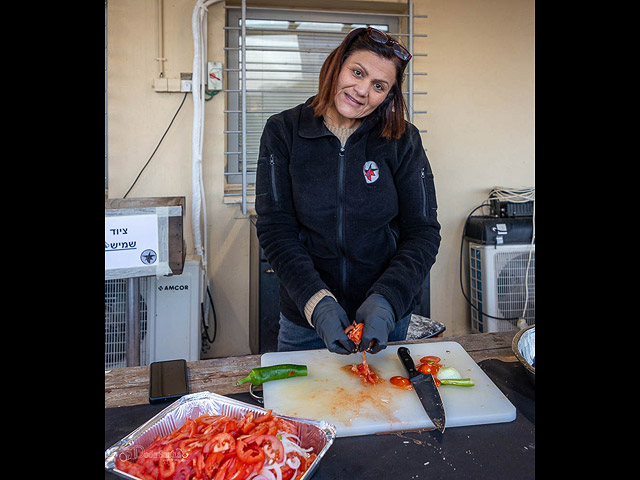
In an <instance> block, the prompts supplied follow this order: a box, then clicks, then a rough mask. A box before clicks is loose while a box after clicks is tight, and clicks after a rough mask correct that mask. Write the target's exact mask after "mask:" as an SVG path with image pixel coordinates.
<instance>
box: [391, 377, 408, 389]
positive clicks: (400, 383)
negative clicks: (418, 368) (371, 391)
mask: <svg viewBox="0 0 640 480" xmlns="http://www.w3.org/2000/svg"><path fill="white" fill-rule="evenodd" d="M389 382H391V384H393V385H395V386H397V387H406V386H407V385H411V381H410V380H409V379H408V378H405V377H401V376H400V375H397V376H395V377H391V378H390V379H389Z"/></svg>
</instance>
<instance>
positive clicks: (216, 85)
mask: <svg viewBox="0 0 640 480" xmlns="http://www.w3.org/2000/svg"><path fill="white" fill-rule="evenodd" d="M207 90H209V91H210V92H215V91H218V90H222V62H208V63H207Z"/></svg>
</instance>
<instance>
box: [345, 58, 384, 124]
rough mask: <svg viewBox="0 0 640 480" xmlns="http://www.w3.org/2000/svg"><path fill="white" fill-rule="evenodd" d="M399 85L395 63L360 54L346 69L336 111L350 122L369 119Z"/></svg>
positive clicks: (347, 60)
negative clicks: (393, 88)
mask: <svg viewBox="0 0 640 480" xmlns="http://www.w3.org/2000/svg"><path fill="white" fill-rule="evenodd" d="M395 81H396V66H395V63H394V62H393V61H392V60H388V59H386V58H384V57H381V56H379V55H376V54H375V53H373V52H370V51H368V50H358V51H356V52H354V53H352V54H351V55H350V56H349V57H348V58H347V59H346V60H345V62H344V63H343V65H342V68H341V70H340V74H339V76H338V82H337V85H336V93H335V96H334V99H333V103H334V107H335V109H336V110H337V112H338V114H339V115H341V116H342V117H346V118H348V119H356V118H362V117H366V116H367V115H369V114H370V113H371V112H373V111H374V110H375V109H376V108H377V107H378V105H380V104H381V103H382V102H383V101H384V99H385V98H386V97H387V94H388V93H389V91H390V90H391V87H393V85H394V83H395Z"/></svg>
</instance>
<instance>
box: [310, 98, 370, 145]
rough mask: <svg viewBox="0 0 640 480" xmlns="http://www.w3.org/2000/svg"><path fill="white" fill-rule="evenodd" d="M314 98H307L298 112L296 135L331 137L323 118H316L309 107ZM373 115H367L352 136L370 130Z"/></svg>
mask: <svg viewBox="0 0 640 480" xmlns="http://www.w3.org/2000/svg"><path fill="white" fill-rule="evenodd" d="M313 99H314V97H311V98H309V99H308V100H307V101H306V102H305V103H304V104H303V105H302V110H301V112H300V123H299V124H298V135H300V136H301V137H303V138H318V137H324V136H326V135H333V134H332V133H331V132H330V131H329V129H328V128H327V127H325V125H324V118H323V117H316V116H315V115H314V113H313V108H312V107H310V104H311V102H312V101H313ZM376 116H377V115H374V114H371V115H368V116H367V117H366V118H365V119H364V120H363V121H362V123H361V124H360V126H359V127H358V129H357V130H356V131H355V132H354V133H353V135H356V134H358V135H360V134H362V133H364V132H366V131H368V130H370V129H371V128H372V127H373V126H374V125H375V124H376V123H377V122H376Z"/></svg>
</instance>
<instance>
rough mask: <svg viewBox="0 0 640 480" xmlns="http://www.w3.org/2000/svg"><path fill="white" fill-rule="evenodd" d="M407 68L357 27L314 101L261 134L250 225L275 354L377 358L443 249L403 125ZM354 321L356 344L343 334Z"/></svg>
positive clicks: (427, 173) (403, 58)
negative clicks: (262, 270) (264, 273)
mask: <svg viewBox="0 0 640 480" xmlns="http://www.w3.org/2000/svg"><path fill="white" fill-rule="evenodd" d="M410 59H411V54H410V53H409V52H408V51H407V50H406V49H405V48H404V47H402V46H401V45H400V44H398V43H397V42H396V41H395V40H394V39H392V38H391V37H389V36H387V35H386V34H385V33H383V32H381V31H379V30H376V29H373V28H370V27H369V28H358V29H355V30H353V31H352V32H350V33H349V34H348V35H347V36H346V37H345V39H344V40H343V42H342V43H341V44H340V46H338V47H337V48H336V49H335V50H334V51H333V52H332V53H331V54H330V55H329V56H328V57H327V59H326V60H325V62H324V64H323V66H322V69H321V71H320V81H319V89H318V94H317V95H316V96H315V97H312V98H310V99H309V100H307V101H306V102H305V103H304V104H302V105H298V106H297V107H294V108H292V109H289V110H286V111H284V112H281V113H279V114H277V115H274V116H272V117H270V118H269V120H268V121H267V123H266V125H265V128H264V131H263V134H262V138H261V140H260V152H259V159H258V169H257V181H256V212H257V214H258V219H257V222H256V226H257V232H258V239H259V241H260V245H261V247H262V248H263V250H264V253H265V256H266V257H267V259H268V261H269V263H270V264H271V266H272V267H273V269H274V270H275V272H276V274H277V276H278V280H279V297H280V312H281V314H280V331H279V335H278V350H279V351H285V350H309V349H319V348H325V347H326V348H327V349H328V350H329V351H331V352H334V353H339V354H349V353H354V352H356V351H358V349H359V350H360V351H367V352H371V353H377V352H379V351H380V350H382V349H384V348H386V346H387V342H388V341H394V340H404V339H405V338H406V333H407V328H408V325H409V320H410V317H411V311H412V309H413V307H414V305H415V302H416V299H417V297H418V296H419V294H420V288H421V286H422V284H423V282H424V280H425V278H426V276H427V274H428V272H429V269H430V268H431V266H432V265H433V263H434V262H435V257H436V254H437V252H438V247H439V245H440V233H439V232H440V225H439V223H438V221H437V218H436V207H437V206H436V196H435V189H434V183H433V174H432V173H431V168H430V166H429V161H428V160H427V157H426V155H425V153H424V149H423V147H422V141H421V139H420V135H419V133H418V130H417V129H416V127H415V126H413V125H412V124H410V123H409V122H406V121H405V119H404V115H405V112H406V105H405V103H404V98H403V96H402V75H403V72H404V70H405V68H406V66H407V63H408V62H409V60H410ZM353 321H355V322H356V323H364V329H363V334H362V338H361V341H360V344H359V346H356V345H355V344H354V343H353V342H352V341H351V340H349V339H348V338H347V335H346V334H345V333H344V330H345V328H346V327H347V326H349V325H350V324H351V323H352V322H353Z"/></svg>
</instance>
